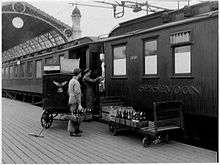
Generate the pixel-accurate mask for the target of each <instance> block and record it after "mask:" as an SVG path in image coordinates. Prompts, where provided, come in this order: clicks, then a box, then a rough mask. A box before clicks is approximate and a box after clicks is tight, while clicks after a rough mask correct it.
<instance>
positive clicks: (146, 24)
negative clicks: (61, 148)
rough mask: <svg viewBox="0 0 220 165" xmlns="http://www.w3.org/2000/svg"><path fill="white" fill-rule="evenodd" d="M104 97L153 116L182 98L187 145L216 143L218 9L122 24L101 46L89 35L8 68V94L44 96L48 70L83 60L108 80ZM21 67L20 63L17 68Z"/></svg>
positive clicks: (205, 6)
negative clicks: (155, 109)
mask: <svg viewBox="0 0 220 165" xmlns="http://www.w3.org/2000/svg"><path fill="white" fill-rule="evenodd" d="M100 54H104V55H105V59H104V60H105V97H118V98H125V99H126V100H127V102H128V103H129V105H130V106H132V107H134V109H136V110H139V111H145V112H146V113H147V114H148V116H149V117H150V115H151V114H152V106H153V102H155V101H167V100H182V101H183V103H184V108H183V113H184V123H185V131H184V139H191V140H193V141H195V142H198V143H204V144H208V145H211V146H215V147H216V146H217V143H218V3H217V2H205V3H201V4H197V5H193V6H188V7H184V8H183V9H180V10H176V11H163V12H158V13H155V14H151V15H148V16H144V17H140V18H137V19H134V20H130V21H127V22H124V23H121V24H119V26H118V27H116V28H115V29H113V30H112V31H111V33H110V34H109V37H108V38H106V39H102V40H94V39H93V38H89V37H84V38H81V39H78V40H75V41H72V42H70V43H66V44H63V45H60V46H57V47H53V48H50V49H46V50H42V51H40V52H36V53H34V54H31V55H28V56H27V57H23V58H22V59H15V60H14V61H10V62H5V63H3V83H2V86H3V92H4V91H7V92H11V93H13V94H17V95H16V96H17V97H20V96H22V95H25V94H26V95H29V96H30V97H31V98H34V97H33V96H35V97H37V96H38V97H41V94H42V79H41V78H42V71H43V69H42V68H43V66H44V65H50V64H59V63H60V60H62V58H70V59H74V58H79V59H80V68H81V69H82V70H84V69H86V68H87V67H91V68H93V69H94V70H96V71H97V75H101V74H102V71H103V70H102V68H101V62H100ZM18 61H19V63H18Z"/></svg>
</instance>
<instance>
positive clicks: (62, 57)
mask: <svg viewBox="0 0 220 165" xmlns="http://www.w3.org/2000/svg"><path fill="white" fill-rule="evenodd" d="M63 59H64V55H61V56H59V62H60V64H61V61H62V60H63Z"/></svg>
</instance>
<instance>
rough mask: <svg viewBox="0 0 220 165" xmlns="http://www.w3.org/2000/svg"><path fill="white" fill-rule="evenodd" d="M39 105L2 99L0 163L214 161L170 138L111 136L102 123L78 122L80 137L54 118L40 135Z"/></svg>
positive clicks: (214, 156) (210, 154)
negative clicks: (146, 141) (150, 141)
mask: <svg viewBox="0 0 220 165" xmlns="http://www.w3.org/2000/svg"><path fill="white" fill-rule="evenodd" d="M41 113H42V110H41V108H40V107H36V106H33V105H31V104H27V103H22V102H18V101H14V100H9V99H5V98H3V99H2V163H7V164H9V163H16V164H27V163H28V164H30V163H35V164H38V163H40V164H45V163H47V164H53V163H56V164H60V163H62V164H66V163H77V164H78V163H193V162H194V163H198V162H216V161H217V153H216V152H214V151H210V150H206V149H202V148H198V147H194V146H190V145H186V144H183V143H179V142H175V141H171V142H170V143H169V144H162V143H161V144H157V145H152V146H151V147H149V148H144V147H143V146H142V144H141V139H140V138H138V137H136V136H134V135H123V134H122V135H119V136H112V135H111V134H110V133H109V131H108V127H107V125H106V124H103V123H99V122H84V123H82V130H83V134H82V137H80V138H79V137H70V136H69V134H68V133H67V131H66V127H67V122H66V121H54V123H53V125H52V127H51V128H50V129H48V130H46V132H45V133H44V138H36V137H33V136H30V135H28V134H29V133H38V132H39V131H40V130H41V126H40V116H41Z"/></svg>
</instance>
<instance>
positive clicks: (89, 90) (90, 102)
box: [83, 69, 102, 111]
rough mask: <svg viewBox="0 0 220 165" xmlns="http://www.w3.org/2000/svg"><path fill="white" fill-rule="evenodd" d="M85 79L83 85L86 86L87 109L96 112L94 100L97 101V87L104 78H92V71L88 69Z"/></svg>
mask: <svg viewBox="0 0 220 165" xmlns="http://www.w3.org/2000/svg"><path fill="white" fill-rule="evenodd" d="M84 73H85V75H84V77H83V83H84V84H85V85H86V92H85V94H86V108H88V109H90V110H92V111H94V99H95V89H94V88H95V85H96V83H97V82H99V81H100V80H101V79H102V77H98V78H95V79H93V78H91V70H90V69H86V70H85V72H84Z"/></svg>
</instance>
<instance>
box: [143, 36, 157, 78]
mask: <svg viewBox="0 0 220 165" xmlns="http://www.w3.org/2000/svg"><path fill="white" fill-rule="evenodd" d="M151 41H156V43H157V45H156V46H157V47H156V56H157V73H156V74H146V73H145V57H146V55H145V43H146V42H151ZM142 43H143V44H142V45H143V49H142V50H143V58H142V60H143V63H142V64H143V67H142V69H143V71H142V77H143V78H153V79H154V78H159V74H158V47H159V46H158V43H159V42H158V35H156V36H154V37H148V38H143V42H142ZM149 56H151V55H149Z"/></svg>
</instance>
